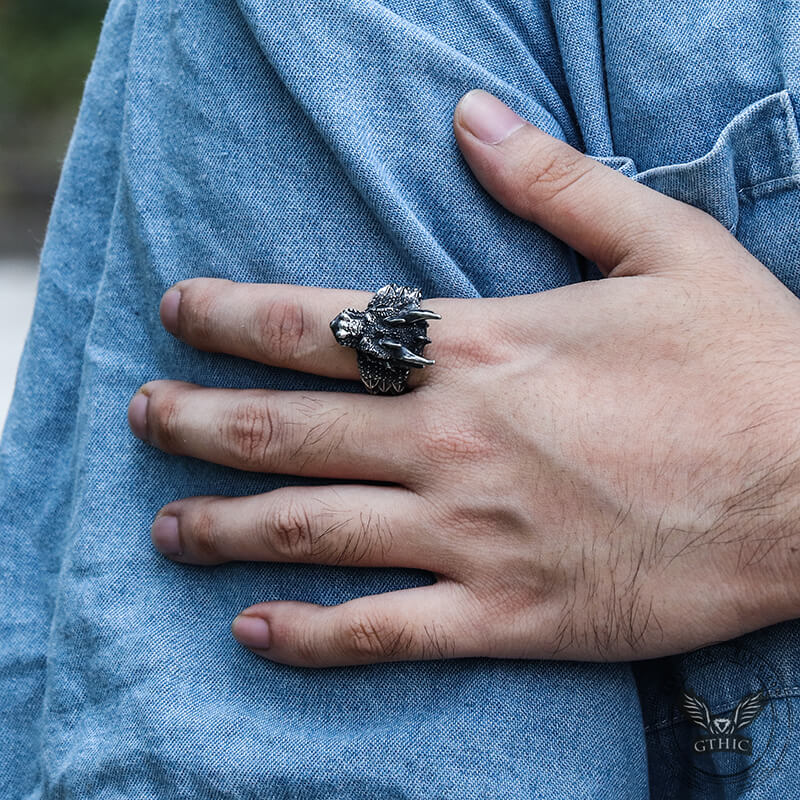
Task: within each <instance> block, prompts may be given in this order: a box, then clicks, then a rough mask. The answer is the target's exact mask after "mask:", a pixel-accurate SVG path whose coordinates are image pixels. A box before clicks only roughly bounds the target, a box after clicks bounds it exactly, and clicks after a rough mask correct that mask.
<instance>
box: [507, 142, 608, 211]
mask: <svg viewBox="0 0 800 800" xmlns="http://www.w3.org/2000/svg"><path fill="white" fill-rule="evenodd" d="M594 168H595V165H594V164H593V163H592V162H591V161H590V160H589V159H588V158H586V157H585V156H584V155H582V154H581V153H578V152H577V151H573V150H572V149H571V148H568V147H565V145H564V144H563V143H561V142H558V143H551V144H549V145H547V146H545V147H544V148H543V150H541V151H540V152H539V153H537V156H536V158H535V159H532V160H531V161H529V162H528V163H527V164H526V165H525V167H524V169H523V170H522V172H521V176H522V180H523V182H524V184H525V186H526V188H527V189H528V191H526V193H525V194H526V196H528V197H535V198H537V203H548V202H550V201H552V200H553V199H555V198H556V197H557V196H558V195H560V194H561V193H562V192H564V191H565V190H567V189H569V188H570V187H571V186H573V185H574V184H576V183H578V182H579V181H581V180H583V179H584V178H585V177H586V176H587V175H588V174H589V173H591V172H592V170H593V169H594Z"/></svg>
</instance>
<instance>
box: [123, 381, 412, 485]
mask: <svg viewBox="0 0 800 800" xmlns="http://www.w3.org/2000/svg"><path fill="white" fill-rule="evenodd" d="M411 399H412V395H404V396H399V397H375V396H372V395H356V394H347V395H343V394H339V393H335V392H285V391H276V390H268V389H245V390H242V389H216V388H205V387H202V386H196V385H194V384H190V383H183V382H181V381H166V380H159V381H152V382H150V383H146V384H144V386H142V387H141V388H140V389H139V392H138V393H137V394H136V395H135V396H134V398H133V399H132V400H131V403H130V405H129V407H128V421H129V424H130V426H131V430H132V431H133V432H134V433H135V434H136V435H137V436H138V437H139V438H141V439H144V440H146V441H148V442H149V443H150V444H153V445H155V446H156V447H158V448H159V449H160V450H164V451H165V452H168V453H173V454H177V455H185V456H193V457H194V458H200V459H203V460H204V461H212V462H214V463H215V464H222V465H224V466H228V467H235V468H236V469H242V470H248V471H251V472H278V473H282V474H285V475H305V476H310V477H317V478H348V479H357V480H376V481H389V482H395V483H397V482H400V483H402V482H404V481H405V480H407V479H409V478H410V477H412V470H411V469H410V465H411V464H412V463H413V461H414V459H413V458H412V457H411V456H412V454H411V453H410V452H409V444H408V436H407V426H404V424H403V422H404V420H405V419H406V417H407V415H408V411H407V409H408V403H409V402H410V401H411Z"/></svg>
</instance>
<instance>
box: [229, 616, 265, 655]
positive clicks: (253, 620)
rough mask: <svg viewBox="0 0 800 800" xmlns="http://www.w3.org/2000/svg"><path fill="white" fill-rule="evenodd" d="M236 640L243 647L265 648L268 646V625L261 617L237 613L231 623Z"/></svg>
mask: <svg viewBox="0 0 800 800" xmlns="http://www.w3.org/2000/svg"><path fill="white" fill-rule="evenodd" d="M231 630H232V631H233V635H234V637H235V638H236V640H237V641H238V642H239V643H240V644H243V645H244V646H245V647H253V648H255V649H256V650H266V649H267V648H268V647H269V625H268V624H267V621H266V620H265V619H263V618H262V617H253V616H251V615H250V614H239V616H238V617H236V619H235V620H234V621H233V623H232V624H231Z"/></svg>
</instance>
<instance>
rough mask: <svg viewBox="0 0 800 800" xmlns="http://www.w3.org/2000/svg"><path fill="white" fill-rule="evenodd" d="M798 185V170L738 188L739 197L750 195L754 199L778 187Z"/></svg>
mask: <svg viewBox="0 0 800 800" xmlns="http://www.w3.org/2000/svg"><path fill="white" fill-rule="evenodd" d="M798 185H800V172H797V173H794V174H792V175H784V176H783V177H782V178H772V179H770V180H768V181H762V182H761V183H756V184H753V185H752V186H744V187H742V188H741V189H739V195H740V196H741V197H751V198H752V199H754V200H756V199H758V198H759V197H764V195H767V194H770V193H771V192H774V191H779V190H780V189H791V188H792V187H794V186H798Z"/></svg>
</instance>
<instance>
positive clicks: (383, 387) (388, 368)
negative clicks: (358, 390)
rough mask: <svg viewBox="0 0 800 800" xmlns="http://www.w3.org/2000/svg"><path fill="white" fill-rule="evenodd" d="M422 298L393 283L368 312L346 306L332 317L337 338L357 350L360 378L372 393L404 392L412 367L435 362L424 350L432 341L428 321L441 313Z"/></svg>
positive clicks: (418, 292)
mask: <svg viewBox="0 0 800 800" xmlns="http://www.w3.org/2000/svg"><path fill="white" fill-rule="evenodd" d="M421 296H422V293H421V291H420V290H419V289H414V288H411V287H408V286H398V285H397V284H394V283H390V284H387V285H386V286H384V287H382V288H381V289H379V290H378V291H377V292H376V293H375V296H374V297H373V298H372V300H370V301H369V303H368V304H367V307H366V309H365V310H364V311H357V310H356V309H354V308H346V309H344V310H343V311H342V312H340V313H339V314H338V315H337V316H336V317H335V318H334V319H333V320H332V321H331V324H330V326H331V331H333V335H334V337H335V338H336V341H337V342H338V343H339V344H340V345H342V346H344V347H352V348H354V349H355V350H356V351H357V352H358V367H359V370H360V372H361V380H362V382H363V384H364V386H366V388H367V391H369V392H370V393H371V394H402V393H403V392H405V391H406V390H407V385H406V382H407V381H408V375H409V372H410V368H412V367H413V368H416V369H421V368H422V367H426V366H430V365H432V364H434V363H435V362H434V361H433V359H430V358H425V357H423V355H422V351H423V349H424V347H425V345H427V344H430V343H431V340H430V339H429V338H428V337H427V336H426V333H427V330H428V320H431V319H441V316H440V315H439V314H437V313H436V312H434V311H429V310H427V309H424V308H420V307H419V302H420V299H421Z"/></svg>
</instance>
